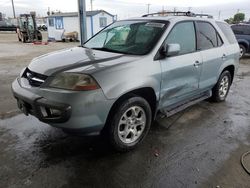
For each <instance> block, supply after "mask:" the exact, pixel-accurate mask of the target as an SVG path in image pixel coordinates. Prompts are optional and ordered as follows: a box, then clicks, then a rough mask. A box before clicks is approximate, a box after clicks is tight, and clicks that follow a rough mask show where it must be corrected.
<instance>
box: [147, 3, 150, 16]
mask: <svg viewBox="0 0 250 188" xmlns="http://www.w3.org/2000/svg"><path fill="white" fill-rule="evenodd" d="M150 5H151V4H147V6H148V14H149V8H150Z"/></svg>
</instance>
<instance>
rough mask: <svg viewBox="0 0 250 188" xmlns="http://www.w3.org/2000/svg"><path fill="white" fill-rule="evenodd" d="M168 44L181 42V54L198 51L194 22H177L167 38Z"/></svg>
mask: <svg viewBox="0 0 250 188" xmlns="http://www.w3.org/2000/svg"><path fill="white" fill-rule="evenodd" d="M166 42H167V44H179V45H180V47H181V50H180V53H179V55H182V54H187V53H191V52H194V51H196V38H195V29H194V23H193V22H181V23H178V24H176V25H175V26H174V27H173V29H172V30H171V32H170V33H169V35H168V37H167V39H166Z"/></svg>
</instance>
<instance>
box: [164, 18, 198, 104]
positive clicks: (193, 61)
mask: <svg viewBox="0 0 250 188" xmlns="http://www.w3.org/2000/svg"><path fill="white" fill-rule="evenodd" d="M165 42H166V43H167V44H179V45H180V47H181V49H180V53H179V54H178V55H176V56H173V57H166V58H165V59H162V60H160V63H161V67H162V83H161V102H160V104H161V105H160V108H163V107H168V106H170V105H173V104H175V103H178V102H180V101H182V100H185V99H188V98H189V97H191V96H193V95H194V94H196V93H198V92H199V79H200V74H201V67H202V58H201V53H200V52H198V51H196V36H195V27H194V22H192V21H186V22H180V23H177V24H176V25H175V26H174V27H173V29H172V30H171V31H170V33H169V35H168V36H167V38H166V41H165Z"/></svg>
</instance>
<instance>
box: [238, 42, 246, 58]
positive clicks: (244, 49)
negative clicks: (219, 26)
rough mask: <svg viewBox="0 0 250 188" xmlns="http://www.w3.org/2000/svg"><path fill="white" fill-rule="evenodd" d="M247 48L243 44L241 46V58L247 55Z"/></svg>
mask: <svg viewBox="0 0 250 188" xmlns="http://www.w3.org/2000/svg"><path fill="white" fill-rule="evenodd" d="M246 51H247V50H246V48H245V46H243V45H242V44H240V58H242V57H244V55H245V54H246Z"/></svg>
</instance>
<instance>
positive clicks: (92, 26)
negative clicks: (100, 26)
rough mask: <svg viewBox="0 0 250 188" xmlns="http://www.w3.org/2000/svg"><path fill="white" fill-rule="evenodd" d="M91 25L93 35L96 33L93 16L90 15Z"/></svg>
mask: <svg viewBox="0 0 250 188" xmlns="http://www.w3.org/2000/svg"><path fill="white" fill-rule="evenodd" d="M90 25H91V36H93V35H94V23H93V16H90Z"/></svg>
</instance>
